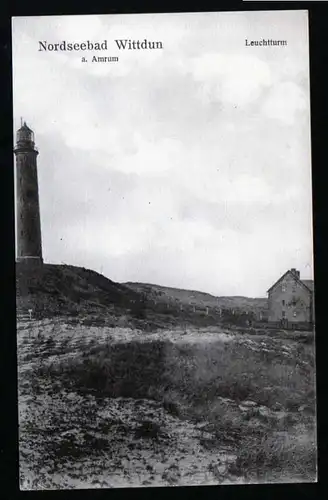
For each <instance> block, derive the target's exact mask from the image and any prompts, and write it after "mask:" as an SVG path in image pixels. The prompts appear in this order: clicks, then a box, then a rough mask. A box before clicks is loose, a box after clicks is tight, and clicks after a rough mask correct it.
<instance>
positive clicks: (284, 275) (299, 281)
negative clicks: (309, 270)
mask: <svg viewBox="0 0 328 500" xmlns="http://www.w3.org/2000/svg"><path fill="white" fill-rule="evenodd" d="M288 275H289V276H291V277H292V278H293V279H294V280H295V283H299V284H300V285H301V286H302V287H304V288H306V290H307V291H308V292H310V293H312V289H311V288H310V284H308V285H307V284H306V282H312V283H313V281H312V280H305V282H304V281H302V280H300V279H299V277H298V276H297V275H296V274H294V273H293V272H292V271H291V270H290V269H288V271H286V272H285V273H284V274H283V275H282V276H281V277H280V278H279V279H278V281H276V282H275V283H274V284H273V285H272V286H271V287H270V288H269V290H268V291H267V293H268V294H270V293H271V292H272V291H273V290H274V289H275V288H276V287H277V286H278V285H279V284H280V283H281V282H282V281H283V280H284V279H285V278H286V276H288Z"/></svg>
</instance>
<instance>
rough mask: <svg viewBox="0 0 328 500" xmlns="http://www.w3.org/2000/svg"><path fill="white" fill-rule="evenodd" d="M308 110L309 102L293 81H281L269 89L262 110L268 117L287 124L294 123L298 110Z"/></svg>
mask: <svg viewBox="0 0 328 500" xmlns="http://www.w3.org/2000/svg"><path fill="white" fill-rule="evenodd" d="M307 110H309V102H308V99H307V98H306V96H305V94H304V92H303V91H302V90H301V89H300V87H299V86H298V85H296V84H295V83H293V82H282V83H279V84H278V85H276V86H275V87H274V88H273V89H271V91H270V94H269V96H268V98H267V99H266V101H265V103H264V106H263V111H264V113H265V115H266V116H268V117H269V118H274V119H277V120H280V121H282V122H283V123H285V124H287V125H292V124H293V123H295V120H296V117H297V115H298V114H299V112H306V111H307Z"/></svg>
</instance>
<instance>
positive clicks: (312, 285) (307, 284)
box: [302, 280, 314, 292]
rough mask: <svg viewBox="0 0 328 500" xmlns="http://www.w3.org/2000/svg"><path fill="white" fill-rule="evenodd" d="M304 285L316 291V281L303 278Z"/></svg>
mask: <svg viewBox="0 0 328 500" xmlns="http://www.w3.org/2000/svg"><path fill="white" fill-rule="evenodd" d="M302 283H303V285H305V286H306V287H307V288H308V289H309V290H311V292H313V291H314V281H313V280H302Z"/></svg>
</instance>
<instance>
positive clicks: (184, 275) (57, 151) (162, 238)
mask: <svg viewBox="0 0 328 500" xmlns="http://www.w3.org/2000/svg"><path fill="white" fill-rule="evenodd" d="M262 38H265V39H278V40H287V46H272V47H268V46H267V47H263V46H262V47H259V46H246V44H245V39H248V40H249V41H250V40H260V39H262ZM116 39H131V40H144V39H147V40H150V41H161V42H162V44H163V49H162V50H160V49H158V50H130V51H122V50H119V49H118V48H117V47H116V44H115V42H114V40H116ZM63 40H66V41H67V42H80V43H81V42H84V41H86V40H90V41H101V42H102V41H103V40H107V41H108V44H107V46H108V51H104V52H48V51H39V50H38V49H39V43H38V42H39V41H47V42H48V43H58V42H62V41H63ZM93 55H96V56H118V57H119V61H118V62H112V63H92V62H91V59H92V56H93ZM82 56H84V57H86V58H87V62H82V61H81V57H82ZM13 112H14V127H15V132H16V130H17V129H18V128H19V126H20V118H21V117H23V119H24V120H26V122H27V124H28V125H29V126H30V127H31V128H32V129H33V130H34V132H35V141H36V145H37V147H38V149H39V153H40V154H39V156H38V176H39V196H40V210H41V227H42V245H43V258H44V261H45V262H48V263H57V264H60V263H65V264H70V265H76V266H83V267H86V268H90V269H93V270H95V271H97V272H101V273H102V274H104V275H105V276H107V277H108V278H110V279H112V280H114V281H118V282H126V281H139V282H145V283H155V284H159V285H163V286H172V287H178V288H185V289H192V290H200V291H204V292H208V293H212V294H214V295H246V296H249V297H252V296H253V297H255V296H257V297H264V296H266V291H267V289H268V288H269V287H270V286H271V285H272V283H273V282H275V281H276V280H277V279H278V278H279V277H280V276H281V275H282V274H283V273H284V272H285V271H286V270H287V269H289V268H292V267H293V268H297V269H299V270H300V273H301V277H302V278H304V279H311V278H312V277H313V261H312V259H313V256H312V188H311V142H310V105H309V54H308V20H307V13H306V11H281V12H279V11H273V12H267V11H266V12H247V13H246V12H234V13H201V14H197V13H193V14H156V15H151V14H146V15H144V14H143V15H138V14H137V15H101V16H94V15H93V16H54V17H16V18H14V19H13Z"/></svg>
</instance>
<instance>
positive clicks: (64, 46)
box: [39, 38, 163, 52]
mask: <svg viewBox="0 0 328 500" xmlns="http://www.w3.org/2000/svg"><path fill="white" fill-rule="evenodd" d="M114 42H115V43H116V46H117V48H118V49H119V50H140V49H141V50H145V49H162V48H163V43H162V42H153V41H149V40H147V39H146V38H145V39H144V40H130V39H123V40H114ZM107 43H108V41H107V40H103V41H102V42H91V41H90V40H86V41H85V42H66V41H65V40H63V41H62V42H58V43H48V42H47V41H43V42H41V41H39V52H43V51H49V52H56V51H66V50H67V51H72V50H73V51H80V50H107V49H108V47H107Z"/></svg>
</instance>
